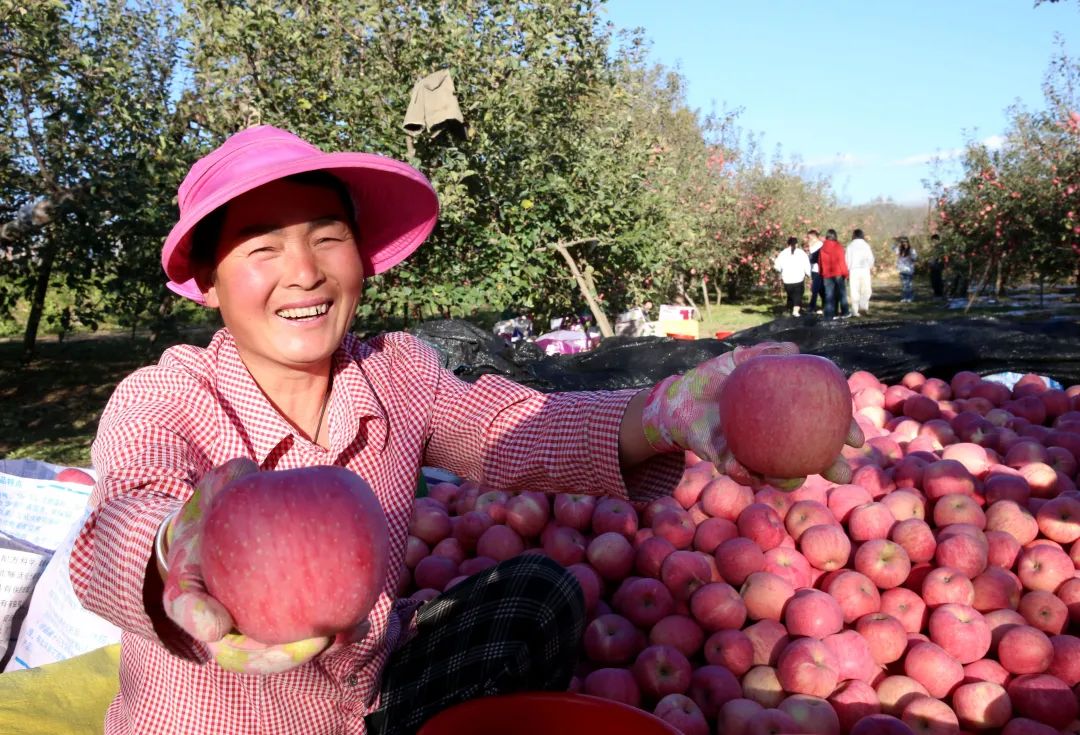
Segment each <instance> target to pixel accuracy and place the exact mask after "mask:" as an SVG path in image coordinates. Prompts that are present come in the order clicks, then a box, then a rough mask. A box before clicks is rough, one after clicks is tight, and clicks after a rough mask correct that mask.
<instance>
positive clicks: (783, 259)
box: [773, 237, 811, 316]
mask: <svg viewBox="0 0 1080 735" xmlns="http://www.w3.org/2000/svg"><path fill="white" fill-rule="evenodd" d="M787 245H788V246H787V247H786V248H784V249H783V250H781V251H780V253H779V254H778V255H777V256H776V258H775V259H774V260H773V267H774V268H776V270H778V271H779V272H780V280H781V281H783V282H784V291H785V292H786V293H787V309H788V310H789V311H790V312H791V315H792V316H799V312H800V311H801V310H802V300H803V289H804V288H805V283H806V279H807V278H809V277H810V272H811V271H810V257H809V256H808V255H807V254H806V251H805V250H803V249H802V248H800V247H799V240H798V238H795V237H789V238H788V239H787Z"/></svg>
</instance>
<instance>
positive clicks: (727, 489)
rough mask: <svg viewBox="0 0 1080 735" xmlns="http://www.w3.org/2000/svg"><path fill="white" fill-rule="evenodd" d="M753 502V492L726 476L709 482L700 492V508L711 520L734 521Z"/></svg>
mask: <svg viewBox="0 0 1080 735" xmlns="http://www.w3.org/2000/svg"><path fill="white" fill-rule="evenodd" d="M753 502H754V491H753V490H751V489H750V488H749V487H747V486H746V485H740V484H739V483H737V482H735V481H734V480H732V479H731V478H730V477H728V476H727V475H720V476H719V477H716V478H714V479H712V480H710V481H709V483H708V484H707V485H706V486H705V489H704V490H702V491H701V507H702V508H703V509H704V510H705V512H706V513H708V514H709V515H710V516H712V517H713V518H724V519H726V520H729V521H734V520H736V519H737V518H738V517H739V514H740V513H742V511H743V509H744V508H746V507H747V506H748V505H750V504H752V503H753Z"/></svg>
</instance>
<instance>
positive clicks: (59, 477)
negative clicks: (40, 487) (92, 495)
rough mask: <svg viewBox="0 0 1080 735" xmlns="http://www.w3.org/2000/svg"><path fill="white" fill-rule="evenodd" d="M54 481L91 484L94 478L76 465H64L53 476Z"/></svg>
mask: <svg viewBox="0 0 1080 735" xmlns="http://www.w3.org/2000/svg"><path fill="white" fill-rule="evenodd" d="M53 480H55V481H56V482H73V483H75V484H76V485H93V484H94V478H93V477H92V476H90V475H89V474H88V473H86V472H83V471H82V470H80V469H78V468H76V467H65V468H64V469H62V470H60V471H59V472H57V473H56V477H54V478H53Z"/></svg>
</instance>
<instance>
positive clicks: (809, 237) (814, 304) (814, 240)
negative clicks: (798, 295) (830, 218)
mask: <svg viewBox="0 0 1080 735" xmlns="http://www.w3.org/2000/svg"><path fill="white" fill-rule="evenodd" d="M806 247H807V249H808V250H809V252H810V311H813V312H817V313H818V314H820V313H822V311H821V309H819V308H818V298H819V297H820V298H821V305H822V306H825V285H824V284H823V283H822V281H821V265H819V264H818V256H820V255H821V235H819V234H818V231H817V230H809V231H808V232H807V233H806Z"/></svg>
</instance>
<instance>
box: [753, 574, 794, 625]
mask: <svg viewBox="0 0 1080 735" xmlns="http://www.w3.org/2000/svg"><path fill="white" fill-rule="evenodd" d="M740 594H741V595H742V598H743V602H744V603H745V604H746V612H747V614H748V615H749V616H750V617H751V618H752V619H754V620H762V619H768V620H780V617H781V615H782V613H783V609H784V605H785V604H787V601H788V600H789V599H791V598H792V597H794V596H795V588H794V587H792V586H791V583H790V582H788V581H787V580H785V579H783V578H781V577H778V576H776V575H775V574H771V573H769V572H754V573H753V574H751V575H750V576H748V577H747V578H746V581H745V582H744V583H743V586H742V589H741V590H740Z"/></svg>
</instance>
